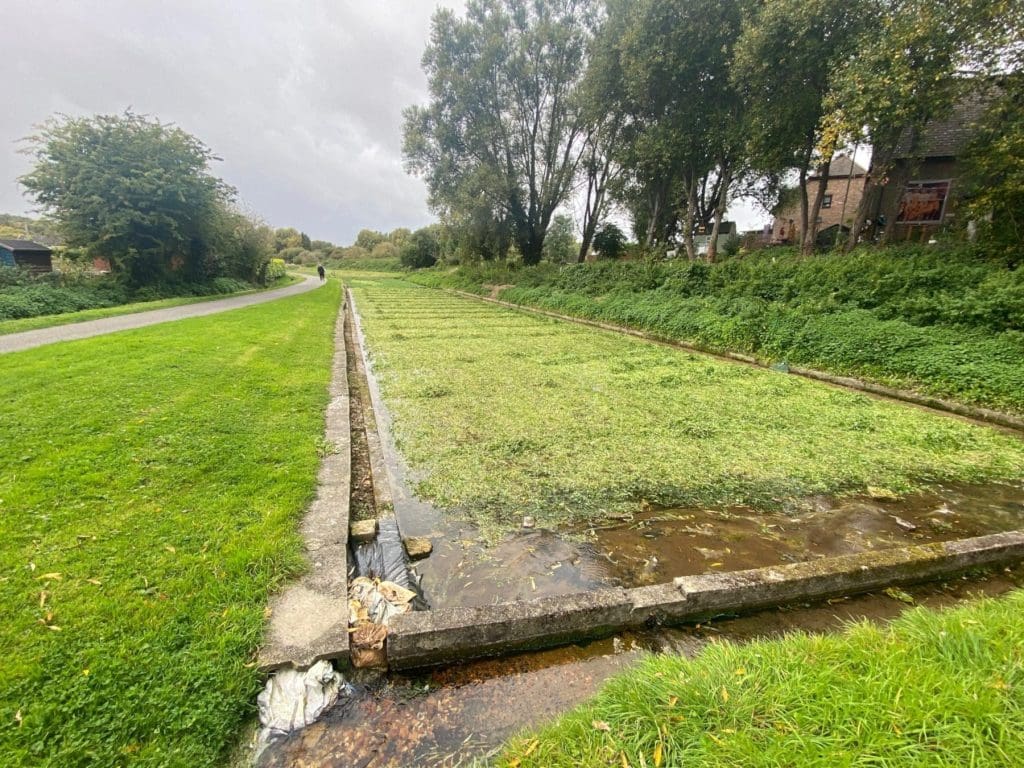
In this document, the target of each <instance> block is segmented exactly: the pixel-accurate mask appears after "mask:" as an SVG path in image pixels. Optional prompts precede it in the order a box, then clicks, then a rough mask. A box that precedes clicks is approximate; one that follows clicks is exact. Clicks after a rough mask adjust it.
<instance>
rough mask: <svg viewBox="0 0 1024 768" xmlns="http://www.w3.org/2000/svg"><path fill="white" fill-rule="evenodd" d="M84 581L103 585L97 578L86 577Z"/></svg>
mask: <svg viewBox="0 0 1024 768" xmlns="http://www.w3.org/2000/svg"><path fill="white" fill-rule="evenodd" d="M86 581H87V582H89V583H90V584H93V585H95V586H97V587H101V586H103V582H102V581H100V580H99V579H86Z"/></svg>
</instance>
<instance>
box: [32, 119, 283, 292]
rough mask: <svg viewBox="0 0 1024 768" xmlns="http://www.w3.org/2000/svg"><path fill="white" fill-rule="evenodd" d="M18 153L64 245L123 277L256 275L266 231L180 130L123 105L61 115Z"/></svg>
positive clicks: (269, 244) (209, 157) (264, 259)
mask: <svg viewBox="0 0 1024 768" xmlns="http://www.w3.org/2000/svg"><path fill="white" fill-rule="evenodd" d="M26 151H27V153H28V154H29V155H30V156H32V157H33V159H34V161H35V163H34V167H33V169H32V170H31V171H30V172H29V173H28V174H26V175H25V176H23V177H22V178H21V179H20V181H21V183H22V185H23V186H24V187H25V189H26V190H27V192H28V193H29V195H30V196H31V197H32V198H33V199H34V200H35V202H36V203H37V204H38V205H39V206H40V207H41V208H42V209H43V210H45V211H46V212H47V213H49V214H50V215H51V216H52V218H53V220H54V221H55V222H56V224H57V226H58V229H59V232H60V234H61V235H62V237H63V239H64V242H65V244H66V245H67V246H69V247H70V248H72V249H76V250H77V252H79V253H81V254H84V255H85V256H86V257H88V258H95V257H99V258H104V259H106V260H107V261H109V263H110V265H111V269H112V271H114V272H115V273H118V274H121V275H123V276H124V277H125V278H126V279H127V280H128V281H129V282H131V283H132V284H134V285H145V284H150V283H154V282H159V281H162V280H167V279H173V280H185V281H197V282H198V281H205V280H208V279H210V278H213V277H219V276H229V277H236V278H240V279H243V280H248V281H257V280H262V278H263V276H264V274H265V270H266V265H267V263H268V261H269V259H270V257H271V255H272V254H273V230H271V229H270V228H269V227H267V226H264V225H263V224H261V223H259V222H257V221H254V220H253V219H252V218H251V217H249V216H247V215H246V214H244V213H243V212H242V211H241V210H240V209H239V208H238V207H237V206H236V204H235V190H234V189H233V188H231V187H230V186H228V185H227V184H225V183H224V182H223V181H221V180H220V179H219V178H217V177H216V176H214V175H213V174H212V173H211V172H210V166H211V164H212V163H213V161H215V160H217V158H216V157H215V156H214V155H213V153H212V152H211V151H210V149H209V148H208V147H206V146H205V145H204V144H203V143H202V142H201V141H199V140H198V139H197V138H195V137H194V136H192V135H190V134H188V133H186V132H185V131H183V130H182V129H181V128H178V127H176V126H173V125H168V124H164V123H161V122H160V121H159V120H155V119H151V118H148V117H146V116H143V115H137V114H135V113H133V112H130V111H128V112H125V113H124V114H122V115H97V116H94V117H80V118H73V117H65V116H61V117H57V118H53V119H51V120H49V121H48V122H47V123H45V124H44V125H43V126H42V127H41V129H40V130H39V132H38V133H37V134H36V135H34V136H31V137H29V139H28V146H27V150H26ZM72 252H75V251H72Z"/></svg>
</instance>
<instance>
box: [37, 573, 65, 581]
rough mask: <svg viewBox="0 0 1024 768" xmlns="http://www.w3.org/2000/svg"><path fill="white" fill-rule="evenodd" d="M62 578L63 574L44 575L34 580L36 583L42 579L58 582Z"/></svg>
mask: <svg viewBox="0 0 1024 768" xmlns="http://www.w3.org/2000/svg"><path fill="white" fill-rule="evenodd" d="M63 578H64V574H63V573H44V574H43V575H42V576H36V579H37V580H38V581H42V580H44V579H46V580H49V581H60V580H61V579H63Z"/></svg>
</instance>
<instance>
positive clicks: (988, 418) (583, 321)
mask: <svg viewBox="0 0 1024 768" xmlns="http://www.w3.org/2000/svg"><path fill="white" fill-rule="evenodd" d="M446 290H448V292H449V293H453V294H455V295H457V296H462V297H464V298H468V299H477V300H479V301H484V302H487V303H489V304H496V305H498V306H500V307H506V308H508V309H514V310H517V311H519V312H526V313H529V314H533V315H541V316H543V317H550V318H554V319H556V320H564V321H566V322H569V323H576V324H578V325H586V326H589V327H591V328H599V329H601V330H604V331H612V332H614V333H621V334H625V335H627V336H635V337H637V338H640V339H644V340H646V341H652V342H655V343H657V344H665V345H667V346H671V347H678V348H680V349H685V350H687V351H689V352H697V353H700V354H702V355H708V356H709V357H715V358H718V359H719V360H727V361H730V362H734V363H743V364H746V365H753V366H756V367H758V368H770V367H771V365H770V363H768V362H765V361H762V360H760V359H759V358H757V357H754V356H752V355H743V354H739V353H737V352H721V351H717V350H713V349H710V348H708V347H705V346H702V345H700V344H693V343H691V342H688V341H681V340H679V339H673V338H671V337H669V336H661V335H659V334H656V333H650V332H648V331H641V330H638V329H636V328H629V327H628V326H623V325H614V324H612V323H603V322H600V321H598V320H588V319H587V318H584V317H574V316H572V315H564V314H562V313H560V312H552V311H550V310H546V309H540V308H538V307H531V306H529V305H526V304H515V303H513V302H510V301H502V300H501V299H492V298H490V297H489V296H480V295H479V294H476V293H469V292H467V291H458V290H454V289H446ZM789 373H790V374H792V375H794V376H800V377H801V378H805V379H813V380H815V381H820V382H823V383H825V384H831V385H833V386H836V387H841V388H843V389H853V390H856V391H858V392H866V393H868V394H872V395H876V396H877V397H882V398H886V399H889V400H898V401H901V402H904V403H911V404H913V405H918V406H920V407H922V408H928V409H930V410H933V411H940V412H943V413H951V414H953V415H955V416H960V417H961V418H964V419H969V420H970V421H976V422H981V423H984V424H988V425H995V426H998V427H1003V428H1005V429H1012V430H1014V431H1018V432H1024V418H1021V417H1019V416H1015V415H1013V414H1010V413H1004V412H1003V411H996V410H993V409H990V408H982V407H979V406H972V405H964V404H963V403H957V402H954V401H952V400H945V399H943V398H940V397H932V396H930V395H924V394H921V393H919V392H913V391H910V390H906V389H896V388H894V387H887V386H885V385H883V384H876V383H874V382H870V381H864V380H862V379H858V378H855V377H852V376H837V375H834V374H831V373H825V372H824V371H816V370H814V369H811V368H801V367H797V366H790V368H789Z"/></svg>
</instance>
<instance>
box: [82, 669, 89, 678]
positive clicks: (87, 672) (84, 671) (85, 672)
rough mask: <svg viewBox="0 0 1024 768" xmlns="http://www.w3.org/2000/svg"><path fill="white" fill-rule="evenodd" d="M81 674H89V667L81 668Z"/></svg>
mask: <svg viewBox="0 0 1024 768" xmlns="http://www.w3.org/2000/svg"><path fill="white" fill-rule="evenodd" d="M82 674H83V675H84V676H85V677H88V676H89V668H88V667H86V668H85V669H83V670H82Z"/></svg>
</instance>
